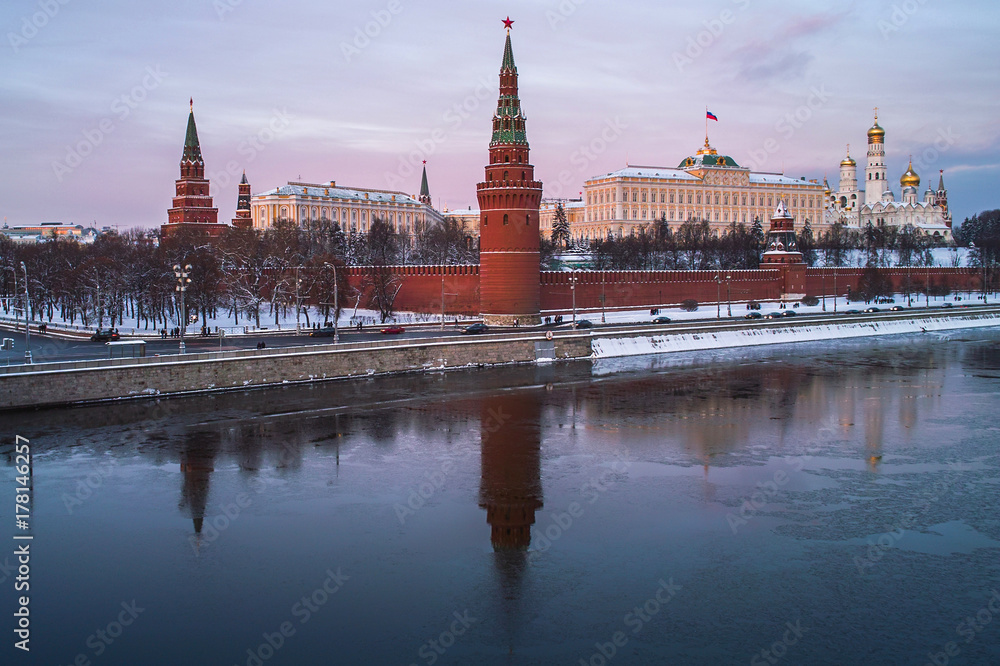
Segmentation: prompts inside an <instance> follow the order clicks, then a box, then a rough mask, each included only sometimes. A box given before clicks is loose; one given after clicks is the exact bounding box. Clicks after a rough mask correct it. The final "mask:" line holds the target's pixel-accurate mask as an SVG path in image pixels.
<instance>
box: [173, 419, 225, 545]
mask: <svg viewBox="0 0 1000 666" xmlns="http://www.w3.org/2000/svg"><path fill="white" fill-rule="evenodd" d="M215 442H216V438H215V437H213V436H212V435H211V434H210V433H202V432H194V433H191V434H190V435H188V436H187V437H186V438H185V441H184V449H183V450H182V451H181V474H183V475H184V483H183V485H182V486H181V501H180V504H179V508H181V509H184V508H186V509H187V510H188V512H189V513H190V515H191V520H193V521H194V531H195V534H201V526H202V522H203V521H204V519H205V505H206V504H207V503H208V484H209V478H210V477H211V475H212V472H213V471H215V468H214V467H213V464H214V461H215V455H216V446H215Z"/></svg>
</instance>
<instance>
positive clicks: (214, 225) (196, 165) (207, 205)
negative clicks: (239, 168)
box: [160, 99, 228, 238]
mask: <svg viewBox="0 0 1000 666" xmlns="http://www.w3.org/2000/svg"><path fill="white" fill-rule="evenodd" d="M227 226H228V225H225V224H219V209H218V208H213V207H212V197H211V196H210V195H209V182H208V180H207V179H206V178H205V161H204V160H203V159H202V157H201V144H200V143H199V141H198V128H197V127H196V126H195V124H194V100H193V99H192V100H191V113H190V114H189V115H188V124H187V135H186V136H185V137H184V153H183V154H182V155H181V177H180V178H179V179H178V180H177V182H176V196H175V197H174V200H173V207H172V208H170V209H169V210H168V211H167V223H166V224H164V225H161V226H160V234H161V236H163V237H164V238H167V237H168V236H170V235H171V234H174V233H176V232H177V231H180V230H193V231H194V232H196V233H198V234H201V235H206V236H219V235H220V234H222V231H223V230H224V229H226V228H227Z"/></svg>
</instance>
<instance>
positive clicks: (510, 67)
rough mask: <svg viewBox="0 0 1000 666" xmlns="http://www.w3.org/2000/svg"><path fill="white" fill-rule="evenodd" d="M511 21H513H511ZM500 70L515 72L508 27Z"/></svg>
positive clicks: (515, 67) (515, 66)
mask: <svg viewBox="0 0 1000 666" xmlns="http://www.w3.org/2000/svg"><path fill="white" fill-rule="evenodd" d="M511 23H513V21H511ZM500 71H501V72H516V71H517V65H515V64H514V50H513V49H512V48H511V46H510V28H507V42H506V43H505V44H504V47H503V62H502V63H500Z"/></svg>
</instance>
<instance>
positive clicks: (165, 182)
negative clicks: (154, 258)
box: [0, 0, 1000, 229]
mask: <svg viewBox="0 0 1000 666" xmlns="http://www.w3.org/2000/svg"><path fill="white" fill-rule="evenodd" d="M63 1H64V2H65V4H60V2H59V0H55V1H54V2H52V4H51V7H49V9H48V10H46V9H43V8H42V7H43V6H46V7H48V5H46V3H44V2H43V3H39V2H38V1H37V0H36V1H35V2H22V1H20V0H15V1H11V2H6V3H4V4H3V6H2V8H0V25H2V26H3V27H4V34H5V39H4V44H2V45H0V47H2V48H0V89H2V91H3V101H4V103H3V105H2V107H0V118H2V123H0V133H2V134H0V145H2V146H3V148H4V150H3V160H2V162H0V169H2V173H0V183H2V184H0V215H3V216H4V217H6V218H7V221H8V223H9V224H23V223H34V222H40V221H53V220H60V221H67V222H73V223H80V224H87V225H91V224H94V223H95V222H96V225H97V226H98V227H103V226H118V227H119V228H122V229H125V228H129V227H132V226H146V227H152V226H156V225H159V224H162V223H163V222H165V221H166V210H167V208H169V207H170V199H171V197H172V195H173V185H174V180H175V179H176V178H177V177H178V161H179V159H180V155H181V149H182V145H183V139H184V128H185V124H186V121H187V110H188V98H189V97H191V96H193V97H194V100H195V116H196V119H197V121H198V131H199V135H200V137H201V143H202V150H203V154H204V157H205V161H206V171H207V173H208V174H210V176H211V177H212V194H213V196H214V197H215V203H216V205H217V206H218V208H219V217H220V220H225V221H228V220H230V219H231V218H232V216H233V212H234V209H235V204H236V196H237V189H236V183H237V182H238V180H239V174H240V173H241V172H242V170H243V169H246V172H247V177H248V178H249V180H250V183H251V185H252V188H253V191H254V192H261V191H264V190H267V189H270V188H272V187H275V186H277V185H280V184H284V183H285V182H287V181H289V180H296V179H299V178H300V177H301V179H302V180H305V181H311V182H326V181H329V180H335V181H337V183H338V184H342V185H354V186H359V187H373V188H387V189H401V190H404V191H406V192H409V193H414V192H416V190H417V189H418V188H419V184H420V174H419V163H420V161H421V160H422V159H426V160H427V161H428V176H429V180H430V188H431V194H432V196H433V198H434V203H435V205H436V206H438V207H439V208H440V207H444V206H447V207H450V208H464V207H466V206H469V205H472V206H473V207H475V205H476V203H475V184H476V182H478V181H479V180H480V179H481V178H482V176H483V165H484V163H485V161H486V158H487V144H488V142H489V136H490V118H491V115H492V112H493V108H494V106H495V104H496V97H497V85H498V70H499V65H500V59H501V55H502V49H503V37H504V31H503V24H502V23H501V19H502V18H504V16H506V15H507V14H510V16H511V18H512V19H514V20H515V23H514V28H513V31H512V39H513V44H514V54H515V58H516V61H517V65H518V71H519V74H520V84H521V100H522V105H523V108H524V110H525V112H526V114H527V116H528V139H529V141H530V143H531V148H532V161H533V162H534V163H535V165H536V175H537V176H538V177H539V178H540V179H541V180H542V181H543V182H544V183H545V195H546V196H548V197H553V196H563V197H570V196H575V195H576V193H577V192H579V191H580V190H581V189H582V184H583V181H584V180H585V179H586V178H588V177H591V176H594V175H597V174H601V173H606V172H609V171H613V170H615V169H619V168H621V167H623V166H624V165H625V164H626V162H628V163H632V164H643V165H658V166H676V165H677V164H678V163H679V162H680V161H681V160H682V159H683V158H684V157H685V156H687V155H689V154H691V153H693V152H694V151H695V150H696V149H697V148H698V147H699V146H700V144H701V143H702V142H703V140H704V136H703V135H704V112H705V107H706V106H707V107H708V108H709V109H710V110H711V111H712V112H713V113H715V114H716V115H717V116H718V117H719V122H718V123H715V122H713V123H712V124H711V127H710V132H711V140H712V144H713V145H714V146H715V147H716V148H717V149H718V150H719V151H720V152H722V153H725V154H729V155H731V156H732V157H733V158H735V159H736V161H737V162H739V163H740V164H744V165H756V166H758V167H759V168H760V169H761V170H764V171H776V172H784V173H786V174H788V175H790V176H795V177H798V176H806V177H808V178H819V179H822V178H823V177H824V175H826V176H828V177H829V178H830V181H831V185H833V186H834V187H836V180H837V175H838V164H839V162H840V160H841V158H842V157H843V154H844V150H845V146H846V144H847V143H850V144H851V153H852V155H853V156H854V157H855V159H857V160H858V162H859V165H860V166H863V164H864V153H865V148H866V147H865V132H866V130H867V129H868V127H869V126H870V125H871V120H872V108H873V107H875V106H878V107H879V108H880V113H879V116H880V123H881V124H882V126H883V127H885V129H886V133H887V134H886V148H887V155H888V166H889V171H890V175H891V177H892V178H893V179H894V180H896V181H898V178H899V176H900V175H901V174H902V172H903V171H904V170H905V169H906V163H907V158H908V155H910V154H913V155H914V158H915V162H916V163H917V165H918V167H917V171H918V173H919V174H920V176H921V178H922V179H924V180H923V183H922V184H921V190H923V187H924V186H925V184H926V182H927V178H932V179H933V180H934V182H935V184H936V182H937V174H938V170H939V169H944V170H945V181H946V184H947V185H948V187H949V201H950V203H951V205H952V206H953V211H954V215H955V219H956V220H961V219H962V218H964V217H966V216H968V215H971V214H973V213H975V212H978V211H980V210H984V209H988V208H996V207H998V203H997V200H996V197H995V195H994V192H996V191H997V187H996V186H997V184H998V183H997V181H998V167H1000V158H998V154H997V147H998V136H1000V121H998V119H997V116H996V113H995V110H996V108H997V102H998V100H997V95H998V90H1000V85H998V83H1000V82H998V76H1000V70H998V68H997V67H996V65H995V63H996V62H998V61H1000V53H998V51H1000V46H998V44H1000V40H998V39H997V37H998V35H997V34H996V33H997V28H996V26H998V25H1000V7H998V6H997V5H996V4H995V3H987V2H973V1H971V0H960V1H958V2H950V3H934V2H920V1H919V0H913V2H908V3H897V2H868V3H846V4H845V3H843V2H832V1H831V2H802V3H787V2H777V1H767V0H717V1H714V2H703V3H697V4H695V3H689V4H688V3H686V4H677V3H662V2H652V1H649V2H639V1H634V2H621V3H615V4H614V5H610V4H607V3H599V2H595V1H594V0H562V1H559V2H557V1H555V0H551V1H541V2H537V1H536V2H527V1H524V2H506V3H500V4H497V3H488V6H486V5H487V3H464V4H459V5H456V4H454V3H446V2H440V1H424V2H421V3H419V4H418V3H411V2H407V1H405V0H391V1H375V2H358V3H350V4H349V5H347V6H344V3H336V6H334V4H333V3H320V2H305V1H301V0H293V1H292V2H285V3H281V5H280V6H275V5H274V4H273V3H264V2H261V1H259V0H217V1H216V2H214V3H213V2H195V1H193V0H190V1H186V2H178V3H169V4H168V3H162V4H161V3H157V4H155V5H153V6H147V5H145V4H143V5H134V4H126V3H123V2H116V1H108V2H101V3H84V2H71V1H69V0H63ZM95 5H96V6H95ZM904 6H905V8H906V10H912V11H910V12H909V13H907V11H906V10H904V8H903V7H904ZM53 8H56V9H54V10H53ZM46 12H47V13H46ZM39 25H40V26H41V27H37V26H39ZM366 32H367V33H368V35H366V34H365V33H366ZM609 137H610V140H608V139H609ZM765 145H767V146H771V147H773V146H775V145H776V146H777V149H776V150H773V151H772V152H771V153H770V154H768V153H767V151H765V150H764V146H765ZM83 153H86V154H85V155H84V154H83ZM414 165H416V166H414ZM227 172H228V173H227ZM896 189H897V190H898V189H899V188H898V187H896ZM897 194H898V192H897Z"/></svg>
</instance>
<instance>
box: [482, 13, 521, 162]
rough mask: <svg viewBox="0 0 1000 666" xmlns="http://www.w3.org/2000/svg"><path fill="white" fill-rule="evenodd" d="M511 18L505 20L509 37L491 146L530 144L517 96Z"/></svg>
mask: <svg viewBox="0 0 1000 666" xmlns="http://www.w3.org/2000/svg"><path fill="white" fill-rule="evenodd" d="M510 23H513V21H511V20H510V19H509V18H508V19H506V20H505V21H504V25H505V26H506V27H507V39H506V42H505V43H504V49H503V63H502V64H501V65H500V99H499V100H498V101H497V110H496V113H495V114H494V115H493V138H492V139H491V141H490V145H491V146H495V145H498V144H517V145H524V146H527V145H528V139H527V135H526V134H525V127H524V121H525V117H524V114H523V113H522V112H521V100H520V99H519V98H518V96H517V67H516V66H515V65H514V51H513V50H512V48H511V45H510Z"/></svg>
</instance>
